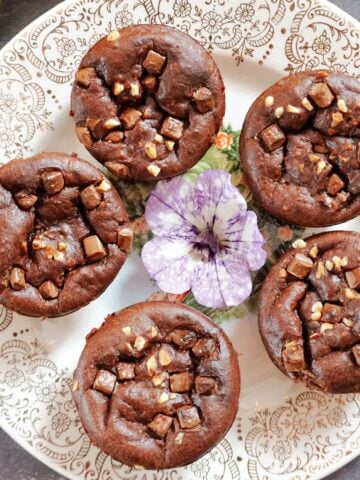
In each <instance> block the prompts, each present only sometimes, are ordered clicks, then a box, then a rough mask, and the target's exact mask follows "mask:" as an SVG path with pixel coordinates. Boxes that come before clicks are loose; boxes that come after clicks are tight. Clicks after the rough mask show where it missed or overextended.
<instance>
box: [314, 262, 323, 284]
mask: <svg viewBox="0 0 360 480" xmlns="http://www.w3.org/2000/svg"><path fill="white" fill-rule="evenodd" d="M324 275H325V265H324V264H323V263H322V262H319V263H318V266H317V269H316V274H315V278H316V279H317V280H319V279H320V278H321V277H323V276H324Z"/></svg>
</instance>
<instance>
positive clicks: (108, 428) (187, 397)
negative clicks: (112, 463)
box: [73, 302, 240, 469]
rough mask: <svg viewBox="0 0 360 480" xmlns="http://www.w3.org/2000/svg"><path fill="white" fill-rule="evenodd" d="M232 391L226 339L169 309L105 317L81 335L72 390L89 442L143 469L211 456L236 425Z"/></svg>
mask: <svg viewBox="0 0 360 480" xmlns="http://www.w3.org/2000/svg"><path fill="white" fill-rule="evenodd" d="M239 390H240V373H239V367H238V363H237V357H236V354H235V352H234V349H233V347H232V345H231V343H230V341H229V339H228V338H227V336H226V335H225V333H224V332H223V331H222V330H220V329H219V328H218V327H217V326H216V325H215V324H214V323H212V322H211V320H210V319H208V318H207V317H206V316H205V315H203V314H202V313H200V312H198V311H197V310H194V309H192V308H190V307H188V306H186V305H182V304H176V303H168V302H144V303H139V304H137V305H133V306H131V307H129V308H126V309H125V310H122V311H120V312H117V313H114V314H112V315H109V316H108V317H107V319H106V320H105V323H104V324H103V325H102V326H101V327H100V328H99V329H98V330H96V329H95V330H93V331H92V332H90V334H89V335H88V337H87V339H86V346H85V348H84V350H83V352H82V354H81V357H80V361H79V364H78V366H77V369H76V371H75V374H74V386H73V391H74V397H75V402H76V405H77V408H78V411H79V414H80V418H81V421H82V424H83V426H84V428H85V430H86V431H87V433H88V434H89V437H90V439H91V441H92V442H93V443H94V444H95V445H96V446H98V447H99V448H101V449H102V450H103V451H104V452H106V453H108V454H109V455H111V456H112V457H113V458H114V459H116V460H119V461H120V462H123V463H125V464H127V465H141V466H143V467H145V468H148V469H163V468H172V467H176V466H180V465H186V464H188V463H190V462H193V461H194V460H196V459H197V458H199V457H200V456H202V455H204V454H205V453H206V452H207V451H209V450H210V449H211V448H213V447H214V446H215V445H216V444H217V443H218V442H219V441H220V440H221V439H222V438H223V437H224V435H225V434H226V433H227V431H228V430H229V428H230V427H231V424H232V423H233V421H234V419H235V416H236V412H237V408H238V402H239Z"/></svg>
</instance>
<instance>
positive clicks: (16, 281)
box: [10, 267, 26, 290]
mask: <svg viewBox="0 0 360 480" xmlns="http://www.w3.org/2000/svg"><path fill="white" fill-rule="evenodd" d="M10 285H11V287H12V288H13V289H14V290H22V289H23V288H25V286H26V282H25V272H24V270H23V269H22V268H17V267H14V268H13V269H12V270H11V273H10Z"/></svg>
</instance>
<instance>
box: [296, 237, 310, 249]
mask: <svg viewBox="0 0 360 480" xmlns="http://www.w3.org/2000/svg"><path fill="white" fill-rule="evenodd" d="M306 245H307V243H306V242H305V240H303V239H302V238H297V239H296V240H295V241H294V242H293V243H292V247H293V248H305V247H306Z"/></svg>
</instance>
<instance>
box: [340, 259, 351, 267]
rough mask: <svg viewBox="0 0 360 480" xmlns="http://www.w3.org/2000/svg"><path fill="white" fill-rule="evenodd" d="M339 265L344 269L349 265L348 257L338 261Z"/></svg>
mask: <svg viewBox="0 0 360 480" xmlns="http://www.w3.org/2000/svg"><path fill="white" fill-rule="evenodd" d="M340 264H341V266H342V267H346V266H347V265H348V264H349V259H348V257H343V258H342V259H341V261H340Z"/></svg>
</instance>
